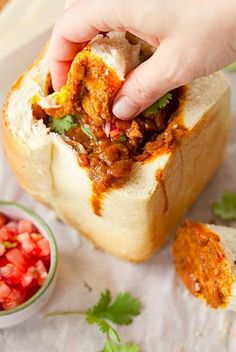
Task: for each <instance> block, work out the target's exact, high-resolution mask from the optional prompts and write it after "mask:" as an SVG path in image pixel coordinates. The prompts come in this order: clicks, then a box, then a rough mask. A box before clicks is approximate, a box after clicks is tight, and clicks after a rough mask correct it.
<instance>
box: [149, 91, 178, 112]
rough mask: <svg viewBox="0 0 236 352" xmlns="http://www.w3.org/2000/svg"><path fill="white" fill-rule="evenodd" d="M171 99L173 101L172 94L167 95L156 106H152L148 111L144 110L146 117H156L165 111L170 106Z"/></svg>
mask: <svg viewBox="0 0 236 352" xmlns="http://www.w3.org/2000/svg"><path fill="white" fill-rule="evenodd" d="M171 99H172V94H171V93H166V94H165V95H163V97H161V98H160V99H159V100H157V101H156V102H155V103H154V104H152V105H151V106H149V107H148V108H147V109H146V110H144V112H143V114H144V116H151V115H156V114H157V113H158V112H159V110H161V109H164V108H165V107H166V106H167V105H168V104H169V102H170V101H171Z"/></svg>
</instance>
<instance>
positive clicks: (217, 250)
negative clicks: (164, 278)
mask: <svg viewBox="0 0 236 352" xmlns="http://www.w3.org/2000/svg"><path fill="white" fill-rule="evenodd" d="M173 258H174V262H175V266H176V270H177V272H178V274H179V275H180V277H181V278H182V280H183V282H184V284H185V285H186V287H187V288H188V289H189V291H190V292H191V293H192V294H193V295H194V296H196V297H200V298H203V299H205V300H206V302H207V303H208V304H209V305H210V306H211V307H212V308H218V307H224V306H225V305H226V304H227V303H228V300H229V298H230V296H231V289H232V283H233V275H232V271H231V267H230V263H229V261H228V259H227V257H226V254H225V252H224V248H223V247H222V244H221V242H220V238H219V236H218V235H217V234H215V233H214V232H212V231H210V230H209V229H208V228H207V227H206V225H203V224H200V223H195V222H192V221H186V222H185V223H184V225H183V226H182V227H181V228H180V229H179V230H178V232H177V236H176V239H175V241H174V245H173Z"/></svg>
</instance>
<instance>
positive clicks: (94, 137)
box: [3, 32, 231, 262]
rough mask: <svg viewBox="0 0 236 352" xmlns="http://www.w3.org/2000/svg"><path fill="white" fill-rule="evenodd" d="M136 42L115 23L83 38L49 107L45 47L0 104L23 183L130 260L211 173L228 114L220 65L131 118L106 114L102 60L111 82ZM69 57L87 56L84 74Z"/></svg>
mask: <svg viewBox="0 0 236 352" xmlns="http://www.w3.org/2000/svg"><path fill="white" fill-rule="evenodd" d="M115 38H117V39H115ZM137 45H138V46H136V44H135V45H132V44H130V43H129V42H127V39H126V37H125V35H124V34H120V33H114V32H113V33H110V34H106V35H103V36H102V37H101V36H99V37H96V38H95V39H94V41H92V42H91V43H89V44H88V47H87V48H84V50H83V52H81V53H79V54H78V56H77V57H76V58H75V62H74V64H72V68H71V76H70V79H71V81H70V84H71V85H67V86H66V89H65V92H66V94H65V100H64V102H65V104H64V105H65V106H63V94H62V104H59V105H60V106H59V107H58V108H62V109H65V110H64V111H62V114H61V113H60V111H59V110H55V116H53V115H54V112H52V111H49V110H47V106H46V105H44V108H45V111H44V110H43V108H42V107H43V105H42V101H43V99H44V98H45V99H44V102H47V101H48V100H47V99H51V97H50V98H49V97H48V96H49V95H50V93H52V92H51V87H50V75H49V58H48V52H47V50H46V51H44V52H43V53H42V55H41V56H40V57H39V58H38V59H37V60H36V61H35V63H34V64H33V65H32V66H31V67H30V68H29V69H28V71H27V72H25V73H24V74H23V76H22V77H21V78H20V79H19V80H18V81H17V82H16V83H15V84H14V85H13V86H12V88H11V90H10V92H9V95H8V97H7V99H6V102H5V105H4V112H3V142H4V149H5V154H6V157H7V159H8V161H9V163H10V165H11V167H12V169H13V170H14V172H15V174H16V176H17V178H18V180H19V182H20V184H21V185H22V187H24V189H25V190H26V191H28V192H29V193H30V194H32V195H33V196H34V197H35V198H36V199H38V200H40V201H41V202H43V203H44V204H46V205H47V206H49V207H51V208H52V209H54V210H55V211H56V213H57V214H58V216H59V217H60V218H61V219H63V220H64V221H65V222H67V223H69V224H71V225H72V226H73V227H75V228H76V229H77V230H78V231H79V232H80V233H81V234H83V235H85V236H86V237H87V238H88V239H89V240H91V241H92V242H93V243H94V244H95V246H97V247H99V248H102V249H104V250H106V251H108V252H110V253H112V254H113V255H116V256H118V257H120V258H123V259H126V260H129V261H133V262H141V261H144V260H146V259H148V258H149V257H150V256H151V255H152V254H153V253H154V252H155V251H157V250H158V249H159V248H160V247H161V246H162V245H163V243H164V242H165V241H166V239H167V238H168V235H169V234H170V232H171V231H172V230H173V229H174V227H175V226H176V224H177V222H178V221H179V219H180V218H181V216H182V215H183V214H184V212H185V211H186V209H188V207H189V206H190V205H191V204H192V203H193V202H194V201H195V199H196V198H197V197H198V195H199V194H200V193H201V191H202V190H203V188H204V187H205V186H206V184H207V183H208V182H209V180H210V179H211V178H212V177H213V175H214V173H215V171H216V169H217V168H218V166H219V164H220V163H221V161H222V158H223V156H224V151H225V146H226V144H227V138H228V132H229V128H230V122H231V118H230V117H231V114H230V88H229V84H228V82H227V80H226V79H225V77H224V75H222V74H221V73H215V74H213V75H210V76H209V77H204V78H201V79H197V80H195V81H194V82H193V83H191V84H189V85H188V86H186V87H184V88H183V89H181V88H180V89H177V90H176V92H169V93H167V96H166V97H165V99H164V98H163V99H164V100H163V99H161V100H160V101H158V102H157V103H156V104H154V106H152V107H150V108H149V109H148V110H147V111H146V112H145V113H142V114H141V115H140V116H138V117H137V118H135V119H134V120H132V121H130V122H128V121H125V123H124V121H121V120H118V119H116V120H114V116H112V115H110V113H111V111H110V104H112V98H111V99H110V95H109V94H110V93H109V94H107V86H108V87H109V86H110V80H108V81H107V77H109V75H108V76H107V73H106V72H107V71H106V70H107V69H108V71H109V72H110V73H109V74H111V77H113V78H114V77H115V82H116V89H117V88H118V87H119V86H120V84H121V82H122V80H123V77H124V76H123V75H125V74H126V73H127V72H128V70H130V69H132V67H135V65H136V64H137V58H138V56H140V52H141V51H140V50H141V49H139V44H137ZM141 46H142V45H141ZM90 47H92V48H93V49H92V51H91V50H90V49H89V48H90ZM81 56H82V57H81ZM79 58H81V60H80V59H79ZM132 58H133V59H132ZM77 59H78V60H80V61H79V62H80V63H81V62H82V61H83V60H85V61H86V60H88V61H86V62H88V66H86V68H88V74H89V77H90V73H91V77H90V78H91V80H90V79H89V80H88V76H87V75H83V74H82V75H81V76H79V78H78V77H76V74H77V73H78V72H79V73H80V69H81V70H82V71H83V68H82V66H80V65H81V64H78V65H77V64H75V63H76V60H77ZM82 59H83V60H82ZM108 62H109V63H108ZM103 65H104V66H105V67H104V66H103ZM117 65H119V68H118V67H117ZM101 68H102V72H103V74H102V75H100V76H98V75H97V72H98V71H99V70H100V69H101ZM114 68H115V69H114ZM74 69H75V71H73V70H74ZM99 72H100V71H99ZM81 77H82V78H81ZM95 78H96V79H95ZM97 78H98V80H97ZM70 79H69V80H70ZM68 82H69V81H68ZM112 82H113V81H112ZM96 83H99V87H100V88H99V89H96ZM103 83H104V85H103ZM77 84H78V85H79V86H85V88H86V89H84V91H83V93H84V94H82V97H81V96H77V95H76V94H74V93H73V92H74V89H75V90H76V87H77ZM90 84H91V85H90ZM100 84H101V85H100ZM116 89H114V91H113V90H111V92H112V94H111V96H114V94H115V90H116ZM89 90H90V93H89V95H87V94H88V91H89ZM71 92H72V93H71ZM109 92H110V91H109ZM98 93H99V94H98ZM97 95H98V96H97ZM59 96H60V95H59ZM35 97H38V98H39V99H38V100H37V99H36V101H35V100H34V99H35ZM47 97H48V98H47ZM71 97H73V99H72V98H71ZM87 98H88V99H87ZM103 99H104V101H105V102H106V103H105V104H104V105H103ZM71 101H73V103H75V104H71ZM98 101H99V104H98V105H97V102H98ZM66 102H67V103H68V104H69V105H70V104H71V105H70V106H72V108H73V109H76V108H77V107H78V109H81V110H82V111H80V112H79V113H78V116H76V115H77V112H75V115H74V114H70V115H65V116H63V117H62V116H61V115H63V114H65V113H66V112H67V111H68V110H66V109H67V107H68V106H69V105H67V106H66ZM56 103H58V102H56ZM59 103H60V101H59ZM100 103H101V104H100ZM173 103H174V104H173ZM37 104H41V107H40V106H39V105H37ZM50 105H51V102H50V101H49V104H48V107H50ZM88 106H89V107H88ZM37 107H38V108H39V109H38V110H37ZM35 109H36V110H35ZM40 109H41V110H40ZM56 109H57V107H56ZM100 109H101V110H100ZM69 111H70V110H69ZM86 111H87V112H88V113H87V112H86ZM90 111H95V112H94V113H90ZM100 112H101V116H100ZM108 112H109V114H108ZM57 113H58V114H57ZM50 114H51V115H50ZM56 115H57V116H56ZM109 119H111V121H110V120H109ZM212 151H214V152H212Z"/></svg>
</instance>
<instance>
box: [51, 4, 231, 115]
mask: <svg viewBox="0 0 236 352" xmlns="http://www.w3.org/2000/svg"><path fill="white" fill-rule="evenodd" d="M73 2H74V4H73V5H71V3H73ZM67 6H68V8H67V9H66V10H65V11H64V13H63V14H62V16H61V18H60V19H59V20H58V22H57V23H56V25H55V27H54V30H53V34H52V38H51V43H50V67H51V75H52V83H53V87H54V89H55V90H58V89H59V88H60V87H61V85H62V84H64V83H65V81H66V77H67V73H68V70H69V68H70V64H71V61H72V60H73V58H74V56H75V55H76V54H77V52H78V51H79V50H81V48H82V45H81V43H83V42H87V41H89V40H91V39H92V38H93V37H94V36H95V35H96V34H98V33H99V32H100V31H103V32H107V31H110V30H117V31H126V30H127V31H129V32H131V33H133V34H134V35H136V36H138V37H140V38H142V39H143V40H145V41H147V42H148V43H149V44H151V45H153V46H155V47H156V48H157V50H156V52H155V53H154V54H153V55H152V56H151V58H149V59H148V60H147V61H145V62H144V63H142V64H141V65H139V66H138V67H137V68H136V69H135V70H133V71H132V72H131V73H130V74H129V75H128V76H127V77H126V80H125V82H124V84H123V86H122V88H121V89H120V91H119V92H118V94H117V96H116V99H115V101H114V105H113V113H114V114H115V115H116V116H117V117H119V118H121V119H130V118H133V117H135V116H136V115H137V114H139V113H140V112H141V111H143V110H144V109H145V108H147V107H148V106H150V105H151V104H152V103H154V102H155V101H156V100H157V99H158V98H160V97H161V96H162V95H164V94H165V93H166V92H167V91H170V90H171V89H174V88H176V87H178V86H181V85H183V84H186V83H189V82H191V81H193V80H194V79H195V78H197V77H201V76H205V75H208V74H210V73H213V72H215V71H217V70H219V69H221V68H223V67H224V66H225V65H227V64H229V63H231V62H232V61H233V60H235V59H236V21H235V14H236V1H235V0H225V1H222V0H209V1H204V0H176V1H174V2H173V1H171V0H165V1H163V0H146V1H143V0H69V1H67Z"/></svg>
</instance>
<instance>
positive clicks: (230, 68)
mask: <svg viewBox="0 0 236 352" xmlns="http://www.w3.org/2000/svg"><path fill="white" fill-rule="evenodd" d="M226 70H227V71H229V72H236V61H234V62H232V64H230V65H228V66H226Z"/></svg>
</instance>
